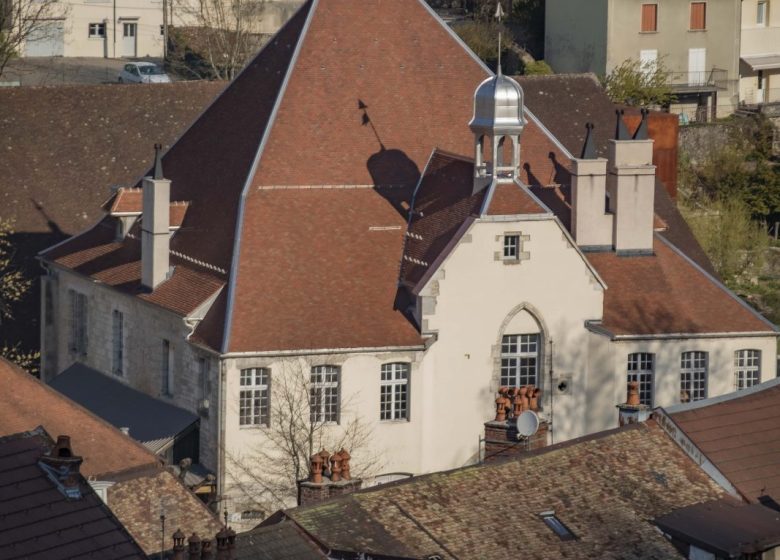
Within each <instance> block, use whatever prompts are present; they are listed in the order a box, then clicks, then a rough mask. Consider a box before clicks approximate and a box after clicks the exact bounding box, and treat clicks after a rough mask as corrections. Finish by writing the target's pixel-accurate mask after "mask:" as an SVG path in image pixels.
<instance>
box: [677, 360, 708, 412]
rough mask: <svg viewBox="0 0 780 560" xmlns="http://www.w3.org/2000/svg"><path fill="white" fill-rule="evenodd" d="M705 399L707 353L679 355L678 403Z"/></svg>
mask: <svg viewBox="0 0 780 560" xmlns="http://www.w3.org/2000/svg"><path fill="white" fill-rule="evenodd" d="M706 397H707V353H706V352H683V353H682V354H681V355H680V401H681V402H690V401H698V400H701V399H704V398H706Z"/></svg>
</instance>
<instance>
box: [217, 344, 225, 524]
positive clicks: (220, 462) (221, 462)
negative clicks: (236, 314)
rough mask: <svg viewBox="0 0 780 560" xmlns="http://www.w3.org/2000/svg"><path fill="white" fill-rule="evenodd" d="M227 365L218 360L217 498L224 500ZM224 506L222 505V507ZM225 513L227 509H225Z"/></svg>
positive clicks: (223, 361)
mask: <svg viewBox="0 0 780 560" xmlns="http://www.w3.org/2000/svg"><path fill="white" fill-rule="evenodd" d="M226 370H227V365H226V361H225V360H224V359H222V358H220V360H219V388H218V390H219V420H218V424H219V431H218V437H217V496H219V498H220V499H222V500H224V499H225V414H226V408H227V398H226V396H225V393H227V390H226V383H227V371H226ZM224 505H225V504H223V506H224ZM225 510H226V511H227V508H226V507H225Z"/></svg>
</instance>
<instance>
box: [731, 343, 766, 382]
mask: <svg viewBox="0 0 780 560" xmlns="http://www.w3.org/2000/svg"><path fill="white" fill-rule="evenodd" d="M734 374H735V383H736V386H737V390H742V389H747V388H748V387H752V386H753V385H758V384H759V383H761V350H737V351H736V352H734Z"/></svg>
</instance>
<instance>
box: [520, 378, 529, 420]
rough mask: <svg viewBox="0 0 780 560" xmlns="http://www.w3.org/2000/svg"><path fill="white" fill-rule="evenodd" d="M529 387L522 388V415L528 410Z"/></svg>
mask: <svg viewBox="0 0 780 560" xmlns="http://www.w3.org/2000/svg"><path fill="white" fill-rule="evenodd" d="M527 394H528V387H526V386H525V385H523V386H522V387H520V414H522V413H523V412H525V411H526V410H528V397H527Z"/></svg>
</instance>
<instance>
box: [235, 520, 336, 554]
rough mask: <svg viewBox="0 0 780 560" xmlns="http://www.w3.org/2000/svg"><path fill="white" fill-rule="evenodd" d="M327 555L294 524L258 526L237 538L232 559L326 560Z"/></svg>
mask: <svg viewBox="0 0 780 560" xmlns="http://www.w3.org/2000/svg"><path fill="white" fill-rule="evenodd" d="M328 557H329V556H328V555H327V554H326V553H325V552H324V551H322V550H321V549H320V547H319V546H317V545H316V544H315V543H314V541H313V540H312V539H311V537H309V536H308V535H306V533H305V532H304V531H303V530H302V529H301V528H300V527H299V526H298V525H296V524H295V523H277V524H276V525H270V526H268V527H257V528H256V529H252V530H251V531H248V532H246V533H241V534H240V535H238V537H236V548H235V551H234V552H233V558H234V559H235V560H326V559H327V558H328Z"/></svg>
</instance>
